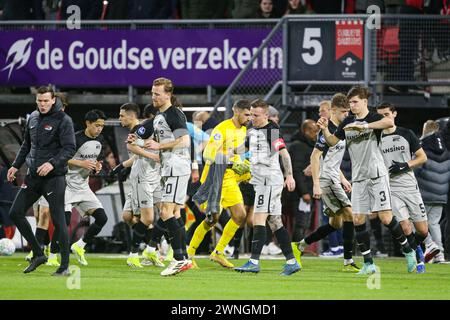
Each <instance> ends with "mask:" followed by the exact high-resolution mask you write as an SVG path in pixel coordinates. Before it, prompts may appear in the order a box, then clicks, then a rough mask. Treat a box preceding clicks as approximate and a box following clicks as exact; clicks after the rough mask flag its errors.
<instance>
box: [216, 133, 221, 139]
mask: <svg viewBox="0 0 450 320" xmlns="http://www.w3.org/2000/svg"><path fill="white" fill-rule="evenodd" d="M221 138H222V135H221V134H220V133H216V134H215V135H214V140H220V139H221Z"/></svg>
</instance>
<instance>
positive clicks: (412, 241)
mask: <svg viewBox="0 0 450 320" xmlns="http://www.w3.org/2000/svg"><path fill="white" fill-rule="evenodd" d="M405 237H406V239H407V240H408V243H409V246H410V247H411V248H417V242H416V235H415V234H414V232H411V233H410V234H408V235H405Z"/></svg>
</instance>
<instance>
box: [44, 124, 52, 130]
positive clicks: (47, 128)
mask: <svg viewBox="0 0 450 320" xmlns="http://www.w3.org/2000/svg"><path fill="white" fill-rule="evenodd" d="M52 129H53V127H52V126H51V125H49V124H46V125H44V130H47V131H51V130H52Z"/></svg>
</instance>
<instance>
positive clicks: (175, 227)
mask: <svg viewBox="0 0 450 320" xmlns="http://www.w3.org/2000/svg"><path fill="white" fill-rule="evenodd" d="M165 223H166V226H167V229H169V233H170V236H171V241H170V244H171V246H172V249H173V257H174V258H175V260H178V261H180V260H183V258H184V254H183V250H182V244H181V242H182V240H181V239H182V235H181V227H180V224H179V223H178V221H177V220H176V219H175V217H171V218H169V219H167V220H166V221H165Z"/></svg>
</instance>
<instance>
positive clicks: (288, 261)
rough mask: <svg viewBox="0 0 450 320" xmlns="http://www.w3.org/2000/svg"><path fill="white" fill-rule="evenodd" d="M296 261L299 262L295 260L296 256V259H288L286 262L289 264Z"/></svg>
mask: <svg viewBox="0 0 450 320" xmlns="http://www.w3.org/2000/svg"><path fill="white" fill-rule="evenodd" d="M296 262H297V260H295V258H294V259H289V260H286V263H287V264H295V263H296Z"/></svg>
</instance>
